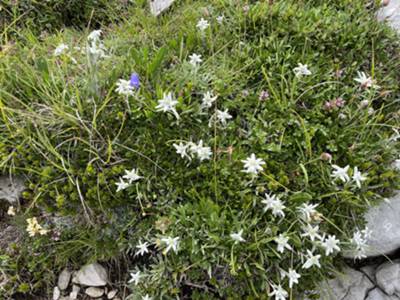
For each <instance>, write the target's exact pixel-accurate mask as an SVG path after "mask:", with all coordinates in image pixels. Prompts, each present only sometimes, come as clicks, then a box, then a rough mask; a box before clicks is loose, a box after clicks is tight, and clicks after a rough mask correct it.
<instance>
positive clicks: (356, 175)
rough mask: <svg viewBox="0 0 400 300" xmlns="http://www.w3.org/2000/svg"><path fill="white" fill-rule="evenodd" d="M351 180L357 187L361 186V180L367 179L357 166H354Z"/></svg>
mask: <svg viewBox="0 0 400 300" xmlns="http://www.w3.org/2000/svg"><path fill="white" fill-rule="evenodd" d="M353 180H354V181H355V183H356V185H357V186H358V188H361V182H363V181H365V180H367V177H365V176H364V175H363V174H362V173H361V172H360V171H358V167H354V172H353Z"/></svg>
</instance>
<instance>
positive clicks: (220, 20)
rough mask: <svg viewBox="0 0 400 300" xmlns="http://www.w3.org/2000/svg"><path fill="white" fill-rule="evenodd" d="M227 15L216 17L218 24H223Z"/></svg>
mask: <svg viewBox="0 0 400 300" xmlns="http://www.w3.org/2000/svg"><path fill="white" fill-rule="evenodd" d="M224 19H225V17H224V16H223V15H220V16H218V17H217V18H216V20H217V22H218V24H222V23H223V22H224Z"/></svg>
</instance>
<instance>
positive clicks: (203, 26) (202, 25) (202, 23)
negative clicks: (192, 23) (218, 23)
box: [196, 18, 210, 31]
mask: <svg viewBox="0 0 400 300" xmlns="http://www.w3.org/2000/svg"><path fill="white" fill-rule="evenodd" d="M208 26H210V24H209V23H208V21H207V20H204V19H203V18H201V19H200V21H199V22H198V23H197V25H196V27H197V28H198V29H200V31H204V30H206V29H207V28H208Z"/></svg>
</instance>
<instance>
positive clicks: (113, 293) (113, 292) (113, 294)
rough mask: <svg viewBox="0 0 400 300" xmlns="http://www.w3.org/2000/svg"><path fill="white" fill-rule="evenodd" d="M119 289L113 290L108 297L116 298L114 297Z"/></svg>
mask: <svg viewBox="0 0 400 300" xmlns="http://www.w3.org/2000/svg"><path fill="white" fill-rule="evenodd" d="M117 293H118V291H117V290H112V291H110V292H109V293H108V294H107V299H114V297H115V296H116V295H117Z"/></svg>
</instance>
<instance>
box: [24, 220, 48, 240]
mask: <svg viewBox="0 0 400 300" xmlns="http://www.w3.org/2000/svg"><path fill="white" fill-rule="evenodd" d="M26 222H27V223H28V227H27V228H26V231H27V232H28V233H29V236H35V235H36V234H40V235H46V234H47V233H48V230H46V229H44V228H43V227H42V226H40V224H39V223H38V221H37V219H36V217H33V218H30V219H26Z"/></svg>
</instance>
